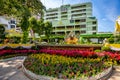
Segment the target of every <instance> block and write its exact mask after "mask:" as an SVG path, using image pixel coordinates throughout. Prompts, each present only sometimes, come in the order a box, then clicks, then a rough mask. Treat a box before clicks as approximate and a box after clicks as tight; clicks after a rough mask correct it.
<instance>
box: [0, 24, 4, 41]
mask: <svg viewBox="0 0 120 80" xmlns="http://www.w3.org/2000/svg"><path fill="white" fill-rule="evenodd" d="M4 39H5V28H4V26H3V25H0V43H3V41H4Z"/></svg>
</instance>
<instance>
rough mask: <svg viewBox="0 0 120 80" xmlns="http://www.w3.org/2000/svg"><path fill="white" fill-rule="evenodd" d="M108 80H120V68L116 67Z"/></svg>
mask: <svg viewBox="0 0 120 80" xmlns="http://www.w3.org/2000/svg"><path fill="white" fill-rule="evenodd" d="M108 80H120V66H116V67H115V70H113V73H112V75H111V77H110V78H109V79H108Z"/></svg>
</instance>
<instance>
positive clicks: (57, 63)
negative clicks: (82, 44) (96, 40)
mask: <svg viewBox="0 0 120 80" xmlns="http://www.w3.org/2000/svg"><path fill="white" fill-rule="evenodd" d="M108 62H109V63H110V64H107V63H108ZM112 64H113V62H112V60H110V59H103V58H101V57H98V58H95V59H93V58H88V57H87V58H80V57H77V58H74V57H66V56H60V55H50V54H45V53H41V54H31V55H29V56H28V58H27V59H26V60H25V62H24V66H25V67H26V68H27V69H28V70H30V71H32V72H34V73H36V74H38V75H44V76H52V77H55V78H63V79H73V78H78V79H79V78H80V77H82V76H85V77H91V76H93V75H95V74H98V73H99V72H101V71H103V70H104V69H107V68H108V67H110V66H111V65H112Z"/></svg>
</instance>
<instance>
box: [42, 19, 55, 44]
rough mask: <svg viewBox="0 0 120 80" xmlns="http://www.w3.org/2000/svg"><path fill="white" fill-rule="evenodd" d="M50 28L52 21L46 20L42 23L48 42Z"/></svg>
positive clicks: (51, 28) (50, 32)
mask: <svg viewBox="0 0 120 80" xmlns="http://www.w3.org/2000/svg"><path fill="white" fill-rule="evenodd" d="M52 30H53V27H52V23H51V22H48V21H47V22H45V23H44V31H45V36H46V37H47V40H48V42H49V39H50V35H51V34H52Z"/></svg>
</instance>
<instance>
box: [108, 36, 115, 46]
mask: <svg viewBox="0 0 120 80" xmlns="http://www.w3.org/2000/svg"><path fill="white" fill-rule="evenodd" d="M108 42H109V43H111V44H112V43H114V36H111V37H110V38H108Z"/></svg>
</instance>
